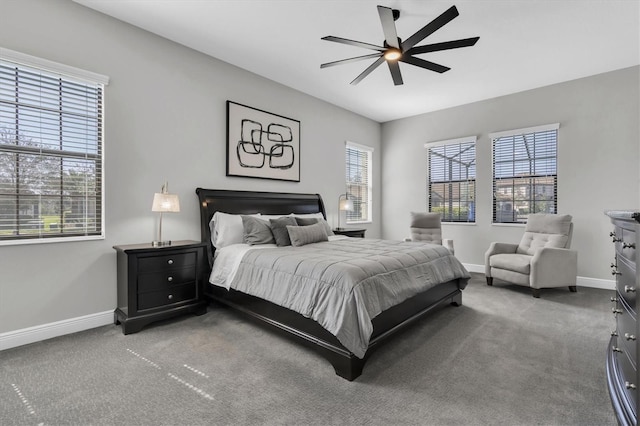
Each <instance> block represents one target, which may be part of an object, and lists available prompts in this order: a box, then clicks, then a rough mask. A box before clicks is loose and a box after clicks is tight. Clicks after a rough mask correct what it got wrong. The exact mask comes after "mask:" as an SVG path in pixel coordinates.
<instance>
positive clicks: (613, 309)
mask: <svg viewBox="0 0 640 426" xmlns="http://www.w3.org/2000/svg"><path fill="white" fill-rule="evenodd" d="M611 312H613V315H618V314H621V313H622V309H616V308H611Z"/></svg>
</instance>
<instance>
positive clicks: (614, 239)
mask: <svg viewBox="0 0 640 426" xmlns="http://www.w3.org/2000/svg"><path fill="white" fill-rule="evenodd" d="M620 241H622V238H616V237H615V235H614V236H613V242H614V243H619V242H620Z"/></svg>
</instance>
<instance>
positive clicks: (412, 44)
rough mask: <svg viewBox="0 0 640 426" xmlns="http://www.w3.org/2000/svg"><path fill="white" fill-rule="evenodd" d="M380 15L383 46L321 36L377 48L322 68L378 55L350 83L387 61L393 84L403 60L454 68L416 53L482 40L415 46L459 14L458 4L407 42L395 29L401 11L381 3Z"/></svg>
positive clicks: (397, 82) (428, 66) (397, 80)
mask: <svg viewBox="0 0 640 426" xmlns="http://www.w3.org/2000/svg"><path fill="white" fill-rule="evenodd" d="M378 14H379V15H380V22H381V23H382V31H383V32H384V42H383V43H382V46H377V45H375V44H370V43H364V42H361V41H355V40H349V39H346V38H342V37H335V36H326V37H322V40H327V41H333V42H336V43H342V44H349V45H352V46H357V47H362V48H365V49H369V50H374V51H375V52H376V53H371V54H369V55H363V56H356V57H354V58H348V59H342V60H339V61H335V62H327V63H326V64H322V65H320V68H327V67H332V66H335V65H342V64H348V63H351V62H356V61H362V60H366V59H373V58H377V59H376V61H375V62H374V63H372V64H371V65H369V67H367V69H365V70H364V71H363V72H362V73H361V74H360V75H359V76H357V77H356V78H355V79H354V80H353V81H352V82H351V84H353V85H355V84H358V83H360V82H361V81H362V80H363V79H364V78H365V77H366V76H368V75H369V74H371V72H372V71H373V70H374V69H376V68H377V67H378V66H379V65H380V64H382V63H383V62H385V61H386V62H387V65H388V66H389V71H390V72H391V77H392V78H393V83H394V84H395V85H396V86H398V85H401V84H402V83H403V81H402V74H401V73H400V65H399V64H398V62H404V63H407V64H410V65H415V66H417V67H420V68H425V69H428V70H431V71H435V72H438V73H443V72H446V71H449V70H450V69H451V68H449V67H445V66H444V65H439V64H436V63H434V62H430V61H427V60H424V59H421V58H417V57H415V56H414V55H418V54H421V53H428V52H437V51H441V50H448V49H458V48H460V47H469V46H473V45H474V44H476V42H477V41H478V40H479V39H480V37H471V38H465V39H460V40H452V41H445V42H442V43H433V44H426V45H423V46H416V44H418V43H420V42H421V41H422V40H424V39H425V38H426V37H428V36H429V35H431V34H433V33H434V32H436V31H437V30H438V29H440V28H442V27H443V26H445V25H446V24H448V23H449V22H450V21H452V20H453V19H454V18H455V17H457V16H458V15H459V13H458V9H457V8H456V7H455V6H451V7H450V8H449V9H447V10H446V11H445V12H444V13H442V14H441V15H440V16H438V17H437V18H435V19H434V20H433V21H431V22H429V23H428V24H427V25H425V26H424V27H422V28H421V29H420V30H418V31H417V32H416V33H415V34H413V35H412V36H411V37H409V38H408V39H406V40H404V41H402V40H401V39H400V37H398V34H397V32H396V24H395V21H396V20H397V19H398V18H399V17H400V11H399V10H397V9H391V8H389V7H385V6H378Z"/></svg>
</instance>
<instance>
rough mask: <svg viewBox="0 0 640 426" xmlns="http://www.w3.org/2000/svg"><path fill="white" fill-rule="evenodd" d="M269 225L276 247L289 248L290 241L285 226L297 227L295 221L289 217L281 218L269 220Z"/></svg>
mask: <svg viewBox="0 0 640 426" xmlns="http://www.w3.org/2000/svg"><path fill="white" fill-rule="evenodd" d="M269 224H270V225H271V232H272V233H273V238H275V240H276V245H277V246H278V247H283V246H290V245H291V239H290V238H289V231H288V230H287V225H289V226H298V223H297V222H296V219H295V218H293V217H291V216H283V217H280V218H278V219H269Z"/></svg>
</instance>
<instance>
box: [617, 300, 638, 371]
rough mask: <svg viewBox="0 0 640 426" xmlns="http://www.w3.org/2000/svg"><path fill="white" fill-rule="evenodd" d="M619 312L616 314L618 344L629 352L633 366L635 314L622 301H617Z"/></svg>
mask: <svg viewBox="0 0 640 426" xmlns="http://www.w3.org/2000/svg"><path fill="white" fill-rule="evenodd" d="M617 308H618V310H620V311H622V313H621V314H618V315H616V331H617V332H618V339H617V342H618V346H619V347H620V348H621V349H623V350H624V352H625V353H627V354H629V357H630V358H631V360H632V363H633V366H634V367H637V365H636V353H637V350H636V338H637V336H636V333H637V332H636V316H635V315H634V314H633V313H632V312H631V311H630V309H629V307H628V306H626V305H625V304H624V303H618V306H617Z"/></svg>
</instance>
